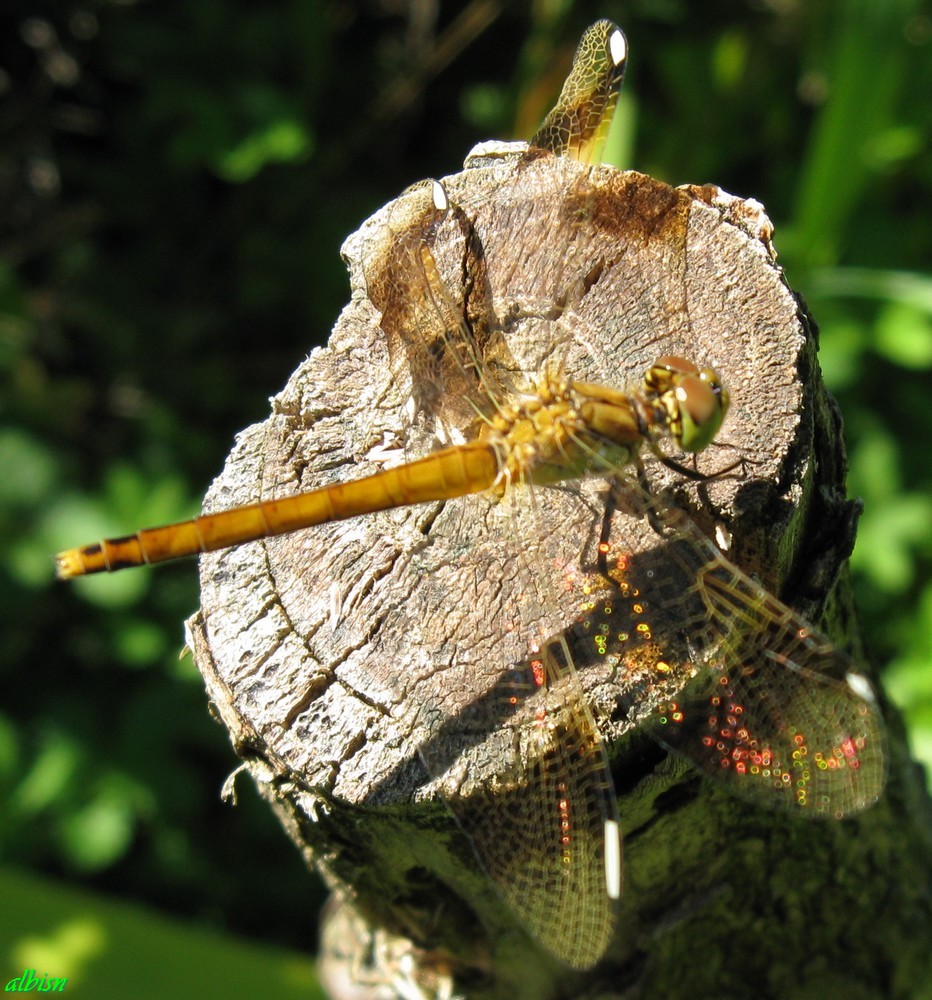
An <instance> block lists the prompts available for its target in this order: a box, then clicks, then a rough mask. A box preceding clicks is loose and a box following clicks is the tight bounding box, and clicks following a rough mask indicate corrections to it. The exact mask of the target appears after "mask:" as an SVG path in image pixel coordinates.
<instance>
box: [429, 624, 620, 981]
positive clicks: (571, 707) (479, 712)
mask: <svg viewBox="0 0 932 1000" xmlns="http://www.w3.org/2000/svg"><path fill="white" fill-rule="evenodd" d="M422 757H423V759H424V762H425V764H426V766H427V768H428V770H430V771H431V773H434V774H443V772H444V770H445V769H446V768H447V765H448V764H449V763H450V761H451V758H452V760H453V763H452V767H451V769H450V772H449V773H448V774H447V775H446V777H445V780H444V788H445V789H446V793H445V794H446V798H447V802H448V803H449V805H450V808H451V810H452V811H453V813H454V815H455V816H456V818H457V820H458V821H459V823H460V825H461V826H462V828H463V830H464V831H465V832H466V834H467V835H468V836H469V838H470V840H471V842H472V845H473V848H474V850H475V853H476V856H477V857H478V859H479V861H480V863H481V865H482V867H483V868H484V869H485V871H486V872H487V874H488V875H489V876H490V878H491V879H492V881H493V882H494V883H495V885H496V887H497V888H498V890H499V892H500V893H501V895H502V896H503V898H504V899H505V900H506V902H507V903H508V904H509V905H510V906H511V908H512V909H513V910H514V911H515V912H516V913H517V914H518V915H519V916H520V917H521V918H522V920H523V921H524V923H525V924H526V926H527V928H528V930H529V931H530V932H531V933H532V934H533V935H534V937H536V938H537V939H538V940H539V941H540V942H541V943H542V944H543V945H544V946H545V947H546V948H547V949H548V950H549V951H550V952H551V953H552V954H554V955H556V956H557V957H558V958H560V959H562V960H563V961H565V962H566V963H567V964H568V965H571V966H574V967H577V968H588V967H589V966H591V965H594V964H595V963H596V962H597V961H598V960H599V959H600V958H601V957H602V955H603V954H604V952H605V949H606V948H607V947H608V943H609V941H610V940H611V935H612V932H613V925H614V910H615V903H616V900H617V898H618V895H619V892H620V877H621V875H620V865H621V854H620V839H619V833H618V824H617V817H616V814H615V796H614V789H613V786H612V780H611V774H610V772H609V769H608V763H607V760H606V757H605V751H604V748H603V746H602V743H601V740H600V738H599V736H598V730H597V729H596V726H595V723H594V720H593V719H592V716H591V714H590V712H589V710H588V708H587V707H586V702H585V697H584V694H583V692H582V690H581V688H580V684H579V680H578V677H577V675H576V671H575V669H574V667H573V663H572V658H571V656H570V653H569V650H568V648H567V646H566V644H565V642H564V641H563V640H562V639H560V638H555V639H553V640H551V641H550V642H548V643H545V644H544V645H543V646H542V648H541V649H539V650H537V651H534V652H533V653H532V654H531V658H530V659H528V660H527V661H526V662H524V663H516V664H513V665H512V666H511V668H510V669H508V670H506V671H505V672H504V673H503V674H502V676H501V680H500V683H499V684H498V685H497V686H496V687H494V688H493V689H491V690H490V691H489V692H488V693H487V694H486V696H485V697H484V698H483V699H481V700H480V701H477V702H476V703H474V704H473V705H472V706H470V707H469V708H468V709H467V710H466V711H464V712H461V713H460V714H459V715H458V716H457V717H456V719H455V720H447V722H446V724H445V734H444V740H443V743H442V744H441V743H439V742H433V741H429V742H428V743H427V744H425V746H424V747H423V748H422Z"/></svg>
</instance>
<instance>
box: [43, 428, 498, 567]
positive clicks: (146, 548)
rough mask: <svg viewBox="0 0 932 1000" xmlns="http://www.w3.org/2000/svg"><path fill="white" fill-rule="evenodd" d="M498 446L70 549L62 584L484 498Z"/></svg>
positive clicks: (62, 562) (475, 447) (60, 559)
mask: <svg viewBox="0 0 932 1000" xmlns="http://www.w3.org/2000/svg"><path fill="white" fill-rule="evenodd" d="M498 472H499V462H498V457H497V454H496V451H495V449H494V448H493V447H492V446H491V445H490V444H487V443H485V442H483V441H474V442H471V443H469V444H465V445H458V446H456V447H453V448H444V449H443V450H442V451H437V452H434V453H433V454H431V455H428V456H427V457H425V458H422V459H419V460H417V461H414V462H409V463H407V464H405V465H399V466H397V467H395V468H392V469H385V470H383V471H382V472H378V473H376V474H375V475H372V476H366V477H365V478H363V479H355V480H350V481H349V482H346V483H337V484H334V485H332V486H324V487H321V488H320V489H317V490H311V491H310V492H309V493H299V494H297V495H295V496H290V497H283V498H282V499H280V500H263V501H261V502H260V503H255V504H248V505H246V506H243V507H234V508H232V509H231V510H224V511H219V512H218V513H216V514H202V515H201V516H200V517H195V518H192V519H191V520H190V521H180V522H178V523H177V524H169V525H165V526H163V527H159V528H143V529H142V530H141V531H137V532H136V534H134V535H126V536H125V537H122V538H108V539H104V540H103V541H101V542H97V543H95V544H93V545H85V546H83V547H82V548H77V549H68V550H67V551H65V552H60V553H59V554H58V555H57V556H56V557H55V568H56V573H57V575H58V576H59V577H60V578H62V579H68V578H70V577H74V576H84V575H86V574H88V573H104V572H112V571H113V570H117V569H125V568H127V567H130V566H142V565H145V564H146V563H157V562H165V561H166V560H168V559H180V558H182V557H184V556H191V555H197V554H198V553H201V552H213V551H215V550H216V549H225V548H229V547H230V546H231V545H239V544H241V543H243V542H254V541H257V540H258V539H260V538H268V537H270V536H272V535H281V534H284V533H286V532H289V531H296V530H297V529H299V528H310V527H313V526H314V525H318V524H327V523H329V522H331V521H342V520H344V519H346V518H350V517H358V516H359V515H361V514H372V513H374V512H376V511H380V510H389V509H391V508H393V507H408V506H411V505H412V504H418V503H428V502H430V501H432V500H447V499H452V498H454V497H459V496H465V495H466V494H468V493H480V492H482V491H483V490H486V489H489V488H490V487H491V486H493V485H494V484H495V482H496V479H497V477H498Z"/></svg>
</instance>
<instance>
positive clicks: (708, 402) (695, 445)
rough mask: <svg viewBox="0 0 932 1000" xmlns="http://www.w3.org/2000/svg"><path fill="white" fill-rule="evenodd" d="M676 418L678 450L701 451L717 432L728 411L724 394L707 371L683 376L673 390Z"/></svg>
mask: <svg viewBox="0 0 932 1000" xmlns="http://www.w3.org/2000/svg"><path fill="white" fill-rule="evenodd" d="M674 392H675V396H676V402H677V406H678V409H679V416H680V426H681V432H680V441H679V444H680V447H681V448H682V449H683V451H690V452H698V451H702V450H703V449H704V448H706V447H707V446H708V445H709V444H711V442H712V439H713V438H714V437H715V435H716V434H717V433H718V430H719V428H720V427H721V426H722V421H723V420H724V419H725V414H726V412H727V411H728V402H729V399H728V393H727V392H726V391H725V389H723V388H722V384H721V381H720V379H719V377H718V375H717V374H716V373H715V372H714V371H713V370H712V369H711V368H703V369H702V371H701V372H696V373H695V374H684V375H682V376H681V377H680V378H679V379H678V380H677V386H676V389H675V390H674Z"/></svg>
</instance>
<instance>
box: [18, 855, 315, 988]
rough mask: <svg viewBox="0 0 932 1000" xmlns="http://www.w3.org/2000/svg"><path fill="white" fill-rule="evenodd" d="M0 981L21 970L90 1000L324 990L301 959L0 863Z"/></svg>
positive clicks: (309, 964)
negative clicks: (61, 983)
mask: <svg viewBox="0 0 932 1000" xmlns="http://www.w3.org/2000/svg"><path fill="white" fill-rule="evenodd" d="M0 896H2V898H3V901H4V906H3V909H2V911H0V970H2V971H0V980H2V982H3V983H4V984H5V983H7V982H8V981H9V980H10V979H13V978H15V977H17V976H21V975H22V974H23V971H24V970H25V969H32V970H35V974H36V977H37V978H39V979H40V980H41V979H45V977H46V975H48V976H49V977H54V978H62V977H63V978H66V979H67V980H68V983H67V985H66V987H65V991H64V992H65V993H72V992H75V991H76V990H77V991H79V992H80V995H81V996H88V997H94V998H95V1000H109V998H111V997H112V998H113V1000H117V998H122V997H126V996H133V997H137V998H140V1000H141V998H152V1000H162V998H163V997H166V996H182V997H184V996H192V997H193V996H196V997H199V998H203V1000H207V998H212V1000H227V998H229V997H247V996H256V997H264V996H275V997H280V998H283V1000H288V998H294V1000H298V998H301V1000H317V998H322V997H323V996H324V994H323V993H322V992H321V990H320V987H319V986H318V985H317V981H316V978H315V976H314V970H313V968H312V965H311V962H310V961H309V960H308V959H307V958H302V957H300V956H298V955H296V954H291V953H288V952H286V951H284V950H280V949H272V948H269V947H267V946H264V947H263V946H258V945H255V944H252V943H248V942H245V941H242V940H236V939H234V938H232V937H229V936H220V935H218V934H214V933H211V932H209V931H206V930H204V929H203V928H200V927H197V926H190V925H186V924H184V923H182V922H181V921H176V922H169V921H167V920H165V919H163V918H161V917H156V916H154V915H152V914H150V913H146V912H144V911H143V910H141V909H140V907H138V906H132V905H129V904H127V903H118V902H114V901H111V900H108V899H105V898H104V897H102V896H100V895H94V894H91V893H87V892H78V891H76V890H74V889H71V888H68V889H65V888H63V887H62V886H60V885H56V884H55V883H54V882H49V881H46V880H44V879H39V878H36V877H34V876H28V875H25V874H24V873H22V872H16V871H13V870H6V869H2V868H0Z"/></svg>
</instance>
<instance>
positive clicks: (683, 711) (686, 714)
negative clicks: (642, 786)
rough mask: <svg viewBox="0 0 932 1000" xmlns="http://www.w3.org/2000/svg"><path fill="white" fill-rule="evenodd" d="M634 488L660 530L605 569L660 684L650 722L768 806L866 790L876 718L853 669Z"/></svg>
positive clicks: (627, 630)
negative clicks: (645, 549)
mask: <svg viewBox="0 0 932 1000" xmlns="http://www.w3.org/2000/svg"><path fill="white" fill-rule="evenodd" d="M631 485H632V488H633V484H631ZM639 500H640V502H641V504H642V505H644V506H645V507H646V508H647V509H648V510H650V512H651V517H652V520H653V521H654V523H655V524H656V525H657V526H658V527H660V528H661V529H662V534H663V536H664V540H663V542H662V544H661V545H660V546H659V547H658V548H657V549H656V550H655V551H654V552H652V553H650V554H649V555H648V556H645V557H644V559H643V560H631V559H628V558H627V557H626V556H623V555H622V556H616V557H615V559H614V562H613V563H612V565H611V567H610V568H609V571H608V572H609V577H610V579H612V580H613V582H614V583H615V584H616V586H617V587H618V591H619V595H620V596H621V597H622V598H623V601H622V603H623V605H624V610H622V612H621V613H622V615H623V616H627V624H626V625H624V626H623V627H622V632H623V633H624V634H625V636H626V640H627V637H628V636H630V635H634V636H638V637H639V638H640V640H641V642H642V647H641V650H640V651H639V653H638V654H637V655H636V656H635V657H634V658H633V660H632V661H631V662H632V663H634V662H636V663H637V664H638V667H639V668H640V669H645V670H646V677H647V682H648V683H649V684H650V685H651V686H652V687H653V688H654V690H655V692H659V693H661V695H663V694H668V696H667V697H661V698H660V704H659V707H658V708H657V709H656V712H655V714H654V717H653V720H652V722H651V723H650V724H651V725H652V726H653V729H654V732H655V734H656V735H657V737H658V738H659V739H660V740H661V741H662V742H663V743H664V744H666V745H668V746H669V747H670V748H672V749H674V750H676V751H678V752H679V753H682V754H683V755H684V756H686V757H687V758H688V759H689V760H690V761H691V762H692V763H693V764H695V765H696V766H697V767H698V768H699V769H700V770H701V771H702V772H703V773H705V774H707V775H709V776H710V777H712V778H715V779H716V780H717V781H720V782H722V783H724V784H725V785H727V786H728V788H729V790H731V791H732V792H735V793H737V794H739V795H742V796H744V797H745V798H748V799H751V800H754V801H755V802H757V803H758V804H761V805H764V806H766V807H768V808H773V809H785V810H788V811H792V812H794V813H796V814H798V815H800V816H808V817H815V818H818V817H836V818H840V817H843V816H847V815H850V814H852V813H856V812H858V811H860V810H862V809H866V808H867V807H868V806H870V805H872V804H873V803H874V802H876V800H877V798H878V797H879V795H880V793H881V791H882V789H883V785H884V780H885V775H886V764H885V750H884V728H883V722H882V720H881V717H880V712H879V710H878V707H877V704H876V701H875V698H874V694H873V691H872V689H871V686H870V683H869V682H868V681H867V679H866V678H865V677H864V676H863V675H862V674H860V673H859V672H858V671H857V670H856V669H855V667H854V665H853V664H852V663H851V661H850V660H849V659H848V658H847V657H846V656H845V655H844V654H842V653H841V652H840V651H838V650H837V649H835V648H834V647H833V646H832V644H831V643H830V642H829V641H828V640H827V639H826V638H825V637H824V636H822V635H820V634H819V633H818V632H817V631H816V630H815V629H813V628H812V627H811V626H810V625H809V624H808V623H807V622H806V621H804V620H803V619H802V618H801V617H800V616H799V615H797V614H796V613H795V612H793V611H792V610H791V609H790V608H788V607H787V606H786V605H785V604H783V603H782V602H780V601H779V600H777V599H776V598H775V597H773V596H772V595H771V594H769V593H767V592H766V591H765V590H763V589H762V588H761V587H760V586H759V585H758V584H756V583H755V582H754V581H753V580H751V579H750V578H749V577H748V576H746V575H745V574H744V573H742V572H741V570H739V569H738V568H737V567H736V566H734V565H732V563H730V562H729V561H728V560H727V559H726V558H725V557H724V556H723V555H722V553H721V552H720V551H719V549H718V548H717V547H716V546H715V545H714V544H713V543H712V542H711V541H710V540H709V539H708V538H706V536H705V535H704V534H703V533H702V532H701V531H700V530H699V528H698V527H697V526H696V525H695V524H694V523H693V522H692V520H691V519H690V518H689V517H688V516H687V515H686V514H685V513H684V512H683V511H682V510H679V509H678V508H676V507H673V506H668V505H665V504H663V503H661V502H659V501H658V500H656V499H653V498H651V497H648V496H646V494H643V493H642V494H641V496H640V497H639ZM627 641H629V642H630V640H627ZM620 645H621V644H620ZM684 674H686V675H687V676H689V677H690V679H689V680H688V681H687V682H686V683H685V684H684V683H683V680H682V678H683V675H684Z"/></svg>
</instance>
